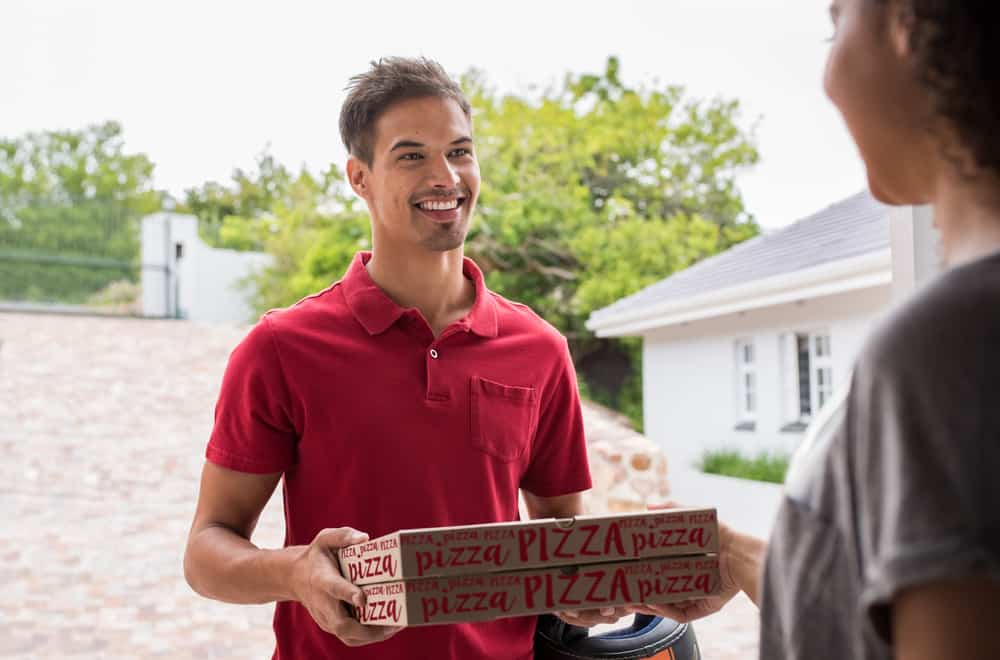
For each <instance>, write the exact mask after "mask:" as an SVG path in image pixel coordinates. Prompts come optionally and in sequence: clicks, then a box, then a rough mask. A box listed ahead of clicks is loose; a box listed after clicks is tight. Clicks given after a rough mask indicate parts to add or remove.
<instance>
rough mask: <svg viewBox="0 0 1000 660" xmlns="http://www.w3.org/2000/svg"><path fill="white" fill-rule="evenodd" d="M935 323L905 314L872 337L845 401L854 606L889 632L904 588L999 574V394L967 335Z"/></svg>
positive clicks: (883, 635) (981, 355)
mask: <svg viewBox="0 0 1000 660" xmlns="http://www.w3.org/2000/svg"><path fill="white" fill-rule="evenodd" d="M904 320H908V319H904ZM937 326H938V327H935V325H934V324H930V323H925V324H913V323H911V324H908V325H907V326H906V327H905V328H903V331H902V332H896V333H894V334H891V335H889V336H888V337H885V338H883V340H882V341H881V342H878V343H877V344H876V355H877V357H876V358H875V359H872V360H870V361H869V364H866V365H862V364H859V369H858V371H857V374H856V378H855V381H854V388H853V390H852V395H851V400H850V404H849V409H848V424H849V425H850V426H849V428H850V433H851V435H852V437H853V438H854V442H853V443H852V447H851V453H852V455H853V459H852V462H853V465H852V471H853V473H854V474H855V475H856V477H855V483H856V488H857V493H858V497H857V499H856V506H857V517H856V521H857V523H856V524H857V525H858V530H857V537H858V541H859V550H860V553H861V559H862V562H861V566H862V567H863V574H862V575H861V576H860V577H861V580H862V590H861V607H862V609H863V616H864V618H865V619H866V623H867V624H869V625H871V626H872V627H873V628H874V632H875V633H876V634H877V635H878V636H879V637H881V638H882V639H883V640H884V641H886V642H891V625H892V612H891V609H892V602H893V599H894V598H895V596H896V595H897V594H898V593H899V592H901V591H902V590H904V589H907V588H909V587H914V586H918V585H921V584H928V583H930V582H935V581H939V580H946V579H953V578H968V577H984V578H989V577H992V578H993V579H996V580H1000V485H998V484H1000V476H998V475H1000V424H998V414H997V411H998V410H1000V399H998V397H997V394H996V390H995V389H993V388H991V387H990V386H989V383H988V380H989V379H988V378H987V377H986V376H987V371H988V367H987V365H986V364H985V362H984V361H985V360H986V359H987V356H986V354H987V352H983V350H982V349H983V347H982V346H976V341H975V337H965V338H963V337H961V336H957V334H956V332H955V331H954V328H948V327H946V324H937ZM958 327H961V324H960V322H959V326H958ZM992 353H993V355H994V357H993V358H992V359H993V361H994V362H996V361H997V360H996V358H995V356H996V355H997V354H998V351H997V350H996V347H995V346H994V348H993V349H992ZM862 367H863V368H862Z"/></svg>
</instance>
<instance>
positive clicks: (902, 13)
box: [886, 0, 916, 60]
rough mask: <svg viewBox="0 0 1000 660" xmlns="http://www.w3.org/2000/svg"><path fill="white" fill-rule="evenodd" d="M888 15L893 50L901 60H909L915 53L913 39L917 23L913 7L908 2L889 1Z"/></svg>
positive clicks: (904, 0) (900, 0) (905, 0)
mask: <svg viewBox="0 0 1000 660" xmlns="http://www.w3.org/2000/svg"><path fill="white" fill-rule="evenodd" d="M887 14H888V15H887V17H886V18H887V19H888V27H889V41H890V44H891V45H892V50H893V52H895V53H896V55H897V56H898V57H899V58H900V59H903V60H905V59H909V57H910V55H911V54H912V52H913V48H912V47H911V37H912V35H913V26H914V24H915V23H916V21H915V18H914V15H913V5H912V4H911V3H910V2H909V1H908V0H889V6H888V10H887Z"/></svg>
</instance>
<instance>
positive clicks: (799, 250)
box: [587, 192, 939, 465]
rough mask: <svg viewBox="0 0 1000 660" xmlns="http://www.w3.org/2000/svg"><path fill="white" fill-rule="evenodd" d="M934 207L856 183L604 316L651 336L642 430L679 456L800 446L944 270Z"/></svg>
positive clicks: (602, 324) (613, 326)
mask: <svg viewBox="0 0 1000 660" xmlns="http://www.w3.org/2000/svg"><path fill="white" fill-rule="evenodd" d="M932 224H933V218H932V215H931V212H930V209H927V208H912V207H901V208H890V207H888V206H885V205H883V204H881V203H879V202H877V201H876V200H874V199H873V198H872V197H871V196H870V194H869V193H867V192H864V193H859V194H857V195H854V196H852V197H850V198H848V199H845V200H843V201H841V202H839V203H836V204H834V205H832V206H830V207H829V208H826V209H824V210H822V211H819V212H818V213H815V214H813V215H811V216H809V217H807V218H804V219H802V220H799V221H798V222H795V223H794V224H792V225H790V226H788V227H786V228H784V229H781V230H779V231H775V232H771V233H765V234H763V235H761V236H758V237H756V238H753V239H751V240H748V241H745V242H744V243H741V244H739V245H737V246H735V247H733V248H731V249H730V250H728V251H726V252H723V253H721V254H718V255H715V256H713V257H710V258H708V259H705V260H703V261H701V262H699V263H697V264H695V265H694V266H692V267H690V268H688V269H687V270H684V271H681V272H679V273H676V274H674V275H672V276H670V277H668V278H666V279H664V280H662V281H660V282H657V283H655V284H653V285H651V286H649V287H647V288H645V289H643V290H641V291H639V292H637V293H635V294H633V295H631V296H628V297H626V298H623V299H621V300H619V301H617V302H615V303H614V304H612V305H610V306H608V307H606V308H604V309H601V310H598V311H596V312H594V313H593V314H592V315H591V317H590V319H589V320H588V322H587V326H588V327H589V328H590V329H591V330H593V331H594V332H595V333H596V334H597V335H598V336H601V337H624V336H640V337H642V338H643V352H642V356H643V358H642V359H643V404H644V406H643V407H644V411H645V412H644V417H645V419H644V424H645V432H646V434H647V436H648V437H649V438H651V439H652V440H654V441H655V442H657V443H658V444H660V445H661V446H662V447H663V448H664V449H665V451H666V454H667V456H668V458H669V459H670V461H671V463H672V464H673V465H680V464H683V463H687V464H696V463H697V462H698V461H699V460H700V459H701V457H702V456H703V455H704V453H705V452H706V451H708V450H713V449H730V448H731V449H738V450H739V451H741V452H743V453H746V454H755V453H757V452H758V451H762V450H767V451H780V452H790V451H792V450H794V448H795V447H796V446H797V445H798V442H799V441H800V440H801V438H802V435H803V432H804V431H805V429H806V426H807V425H808V423H809V421H810V420H811V419H812V418H813V417H814V416H815V415H816V413H817V412H818V411H819V409H820V408H822V407H823V406H824V405H825V404H826V403H827V402H829V401H830V399H831V397H832V396H833V395H834V392H835V391H837V389H838V388H841V387H844V386H846V384H847V383H848V382H849V379H850V374H851V370H852V365H853V363H854V360H855V359H856V357H857V355H858V352H859V351H860V349H861V348H862V346H863V344H864V342H865V339H866V337H867V335H868V334H869V332H870V331H871V329H872V326H873V324H874V323H875V322H876V321H877V320H878V318H879V317H880V316H882V315H883V314H884V313H885V312H886V311H887V310H888V309H889V308H890V306H891V304H892V302H893V300H894V299H897V298H899V297H901V296H902V295H905V293H906V292H908V291H910V290H912V289H913V288H914V287H915V286H916V285H917V284H918V283H920V282H922V281H923V280H924V279H926V278H927V277H929V276H930V275H932V274H933V272H934V271H935V270H936V269H937V264H938V261H939V260H938V258H937V252H936V237H935V235H934V232H933V228H932Z"/></svg>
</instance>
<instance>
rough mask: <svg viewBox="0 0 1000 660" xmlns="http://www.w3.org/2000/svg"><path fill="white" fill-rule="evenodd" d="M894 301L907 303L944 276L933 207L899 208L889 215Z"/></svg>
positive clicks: (895, 208)
mask: <svg viewBox="0 0 1000 660" xmlns="http://www.w3.org/2000/svg"><path fill="white" fill-rule="evenodd" d="M889 230H890V237H889V244H890V246H891V248H892V297H893V299H894V300H896V301H900V300H904V299H906V298H908V297H909V296H910V294H912V293H913V291H915V290H916V289H917V288H919V287H920V286H921V285H922V284H924V283H925V282H926V281H927V280H929V279H930V278H931V277H933V276H934V275H935V274H937V273H939V272H941V270H942V267H943V262H942V258H941V249H940V247H941V246H940V236H939V235H938V231H937V229H936V228H935V227H934V210H933V209H932V208H931V207H930V206H897V207H894V208H893V209H892V211H890V214H889Z"/></svg>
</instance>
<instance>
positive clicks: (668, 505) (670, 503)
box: [649, 500, 691, 511]
mask: <svg viewBox="0 0 1000 660" xmlns="http://www.w3.org/2000/svg"><path fill="white" fill-rule="evenodd" d="M690 508H691V507H689V506H687V505H686V504H681V503H680V502H675V501H674V500H667V501H666V502H663V503H662V504H650V505H649V510H650V511H659V510H661V509H690Z"/></svg>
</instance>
